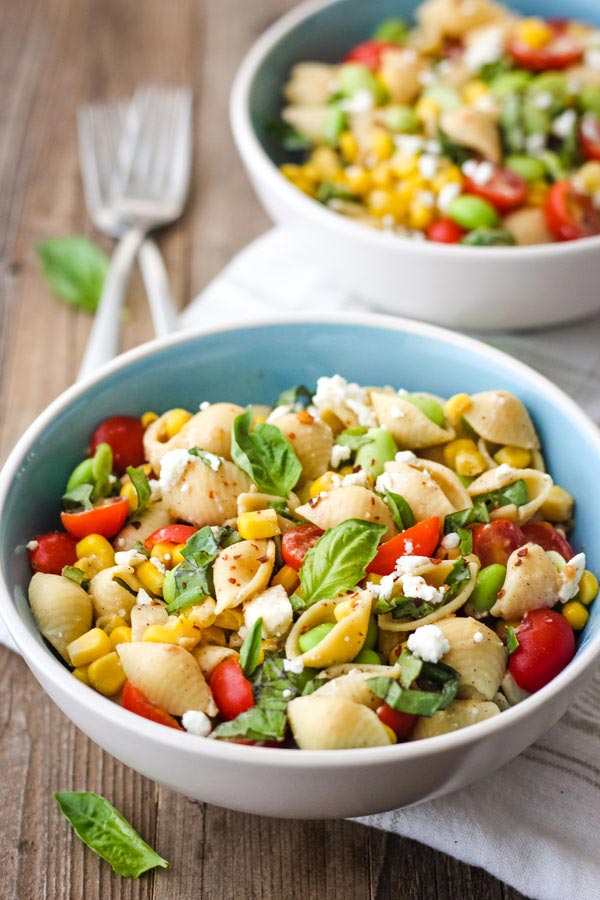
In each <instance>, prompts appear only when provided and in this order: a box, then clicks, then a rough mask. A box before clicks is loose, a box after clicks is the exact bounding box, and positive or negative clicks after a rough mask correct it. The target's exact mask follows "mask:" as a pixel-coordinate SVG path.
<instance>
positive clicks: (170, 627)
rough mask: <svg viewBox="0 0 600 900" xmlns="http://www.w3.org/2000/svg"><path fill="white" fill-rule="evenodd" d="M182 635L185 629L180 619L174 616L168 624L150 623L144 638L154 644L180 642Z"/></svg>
mask: <svg viewBox="0 0 600 900" xmlns="http://www.w3.org/2000/svg"><path fill="white" fill-rule="evenodd" d="M182 637H183V629H182V628H181V626H180V624H179V620H178V619H176V618H175V616H172V617H171V619H170V620H169V622H167V624H166V625H148V627H147V628H146V630H145V631H144V635H143V637H142V640H143V641H150V643H152V644H178V643H179V639H180V638H182Z"/></svg>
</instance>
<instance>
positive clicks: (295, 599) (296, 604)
mask: <svg viewBox="0 0 600 900" xmlns="http://www.w3.org/2000/svg"><path fill="white" fill-rule="evenodd" d="M290 603H291V604H292V610H293V612H300V611H301V610H303V609H306V603H305V602H304V598H303V597H301V596H300V594H292V596H291V597H290Z"/></svg>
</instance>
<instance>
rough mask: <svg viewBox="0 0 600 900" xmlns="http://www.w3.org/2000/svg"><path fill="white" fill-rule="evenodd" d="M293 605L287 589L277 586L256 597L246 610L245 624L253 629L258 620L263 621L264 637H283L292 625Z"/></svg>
mask: <svg viewBox="0 0 600 900" xmlns="http://www.w3.org/2000/svg"><path fill="white" fill-rule="evenodd" d="M292 615H293V613H292V604H291V603H290V601H289V598H288V595H287V594H286V592H285V589H284V588H283V587H282V586H281V585H280V584H277V585H275V586H274V587H270V588H267V590H266V591H263V592H262V594H259V595H258V597H254V598H253V599H252V600H250V602H249V603H247V604H246V608H245V609H244V623H245V625H246V628H251V627H252V626H253V625H254V623H255V622H256V620H257V619H261V618H262V620H263V627H262V632H263V637H265V638H268V637H281V636H282V635H284V634H286V633H287V632H288V631H289V629H290V627H291V624H292Z"/></svg>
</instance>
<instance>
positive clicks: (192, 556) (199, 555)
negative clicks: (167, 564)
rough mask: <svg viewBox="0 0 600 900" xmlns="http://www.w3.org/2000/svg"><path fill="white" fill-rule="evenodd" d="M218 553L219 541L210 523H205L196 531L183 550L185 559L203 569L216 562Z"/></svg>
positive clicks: (182, 553)
mask: <svg viewBox="0 0 600 900" xmlns="http://www.w3.org/2000/svg"><path fill="white" fill-rule="evenodd" d="M218 554H219V543H218V541H217V540H216V538H215V536H214V534H213V532H212V528H211V527H210V525H205V526H204V528H200V530H199V531H196V532H195V534H193V535H192V536H191V538H190V539H189V540H188V541H187V543H186V545H185V547H184V548H183V550H182V551H181V555H182V556H183V558H184V559H187V560H189V562H190V563H192V564H193V565H195V566H198V567H199V568H202V569H205V568H206V567H207V566H209V565H210V564H211V563H212V562H214V561H215V559H216V558H217V556H218Z"/></svg>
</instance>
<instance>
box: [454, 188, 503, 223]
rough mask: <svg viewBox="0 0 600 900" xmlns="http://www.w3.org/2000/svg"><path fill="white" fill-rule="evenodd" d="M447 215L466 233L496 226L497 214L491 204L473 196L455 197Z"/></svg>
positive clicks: (462, 195)
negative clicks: (465, 230)
mask: <svg viewBox="0 0 600 900" xmlns="http://www.w3.org/2000/svg"><path fill="white" fill-rule="evenodd" d="M448 215H449V216H450V218H451V219H453V220H454V221H455V222H457V223H458V224H459V225H462V227H463V228H466V229H467V231H474V230H475V229H476V228H495V227H496V225H497V224H498V213H497V212H496V210H495V209H494V207H493V206H492V204H491V203H488V202H487V200H482V199H481V197H475V196H474V195H473V194H461V195H460V196H459V197H455V198H454V200H453V201H452V203H451V204H450V206H449V208H448Z"/></svg>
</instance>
